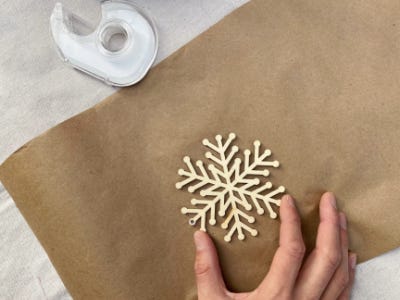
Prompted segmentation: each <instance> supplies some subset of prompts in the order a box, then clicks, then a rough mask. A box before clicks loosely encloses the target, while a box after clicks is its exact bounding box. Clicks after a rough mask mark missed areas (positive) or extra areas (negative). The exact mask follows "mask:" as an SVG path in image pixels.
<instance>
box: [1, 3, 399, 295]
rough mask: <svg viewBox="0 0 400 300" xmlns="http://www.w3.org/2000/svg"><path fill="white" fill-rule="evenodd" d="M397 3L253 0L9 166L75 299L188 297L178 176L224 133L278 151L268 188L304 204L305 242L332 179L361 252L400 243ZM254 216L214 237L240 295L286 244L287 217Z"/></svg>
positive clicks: (5, 170)
mask: <svg viewBox="0 0 400 300" xmlns="http://www.w3.org/2000/svg"><path fill="white" fill-rule="evenodd" d="M398 8H399V7H398V4H397V3H396V2H395V1H384V2H380V3H379V5H378V4H376V3H374V2H373V1H363V2H361V1H360V2H357V1H351V2H346V3H335V2H333V1H332V2H330V1H327V2H324V3H319V2H317V1H315V2H314V1H301V2H299V3H297V5H294V4H293V3H289V1H282V2H279V3H275V2H272V1H253V2H251V3H250V4H248V5H246V6H245V7H243V8H241V9H239V10H238V11H236V12H234V13H233V14H232V15H230V16H229V17H228V18H226V19H225V20H224V21H223V22H221V23H219V24H218V25H217V26H215V27H213V28H212V29H211V30H209V31H208V32H206V33H205V34H203V35H202V36H201V37H199V38H198V39H196V40H195V41H193V42H192V43H190V44H189V45H188V46H187V47H185V48H183V49H181V50H180V51H178V52H177V53H176V54H174V55H173V56H172V57H170V58H168V59H167V60H166V61H164V62H163V63H161V64H160V65H158V66H157V67H156V68H155V69H154V70H153V71H152V72H151V73H150V74H149V76H148V77H147V78H146V80H145V81H143V82H142V83H141V84H139V85H138V86H136V87H133V88H129V89H124V90H122V91H120V92H118V93H117V94H115V95H113V96H112V97H111V98H109V99H107V100H106V101H104V102H103V103H102V104H100V105H98V106H96V107H94V108H93V109H90V110H88V111H86V112H85V113H83V114H81V115H79V116H77V117H75V118H73V119H71V120H69V121H67V122H65V123H63V124H61V125H59V126H57V127H56V128H54V129H52V130H50V131H49V132H47V133H46V134H44V135H42V136H41V137H39V138H37V139H35V140H34V141H32V142H30V143H29V144H27V145H26V146H25V147H23V148H21V149H20V150H19V151H18V152H17V153H15V154H14V155H13V156H12V157H11V158H10V159H9V160H7V161H6V163H5V164H4V165H3V166H2V168H1V170H0V177H1V180H2V181H3V183H4V184H5V186H6V188H7V189H8V190H9V192H10V193H11V195H12V196H13V198H14V200H15V201H16V203H17V205H18V206H19V208H20V210H21V211H22V213H23V214H24V216H25V218H26V219H27V221H28V223H29V224H30V226H31V227H32V228H33V230H34V231H35V233H36V235H37V236H38V238H39V239H40V240H41V242H42V244H43V246H44V247H45V249H46V250H47V252H48V254H49V257H50V258H51V259H52V261H53V263H54V265H55V267H56V268H57V270H58V272H59V274H60V275H61V277H62V278H63V281H64V283H65V284H66V286H67V288H68V289H69V290H70V292H71V293H72V295H73V296H75V297H76V298H85V297H98V296H100V295H102V296H103V297H105V298H107V297H108V298H109V297H112V298H126V297H129V296H130V297H135V298H138V299H143V298H145V299H146V298H160V297H161V295H162V296H163V298H166V299H176V298H178V299H181V298H187V299H190V298H193V297H194V295H195V288H194V285H193V284H194V283H193V279H192V259H193V253H192V250H193V249H192V244H191V243H192V242H191V234H192V232H193V229H192V228H190V227H189V226H186V225H185V224H186V221H187V219H186V218H185V217H184V216H181V215H179V209H180V207H181V206H183V205H185V204H187V200H188V194H186V193H183V192H180V191H176V190H175V188H174V183H175V182H176V181H177V180H178V179H179V178H178V176H177V175H176V170H177V169H178V168H179V167H181V166H182V162H181V159H182V157H183V156H184V155H185V154H190V156H192V157H196V158H201V157H202V153H203V149H202V147H201V146H200V142H201V140H202V139H203V138H204V137H208V138H211V137H212V136H213V135H215V134H216V133H223V134H227V133H229V132H230V131H234V132H236V133H237V134H238V136H239V137H240V139H239V146H241V148H243V147H246V146H248V145H250V143H251V142H252V141H253V140H254V139H256V138H258V139H260V140H261V141H262V142H263V144H264V145H266V146H268V147H270V148H271V149H272V150H273V152H274V154H275V155H276V156H275V157H276V158H277V159H279V160H280V161H281V162H282V167H281V168H280V170H278V171H275V172H274V177H273V178H272V179H273V182H274V183H276V184H283V185H285V186H286V187H287V188H288V190H289V192H290V193H292V194H293V195H294V196H295V197H296V198H298V199H299V202H300V203H299V208H300V210H301V213H302V216H303V218H304V220H305V226H304V234H305V238H306V240H307V241H308V245H309V246H311V244H312V242H311V241H312V240H313V237H314V235H315V230H316V223H317V210H316V207H317V200H318V198H319V196H320V194H321V193H322V192H323V191H324V190H327V189H328V190H334V191H335V192H336V193H337V194H338V196H339V204H340V207H341V208H342V209H343V210H344V211H345V212H346V213H347V214H348V216H349V219H350V231H351V244H352V245H351V246H352V248H353V249H354V250H355V251H356V252H357V253H359V256H360V258H361V260H365V259H367V258H370V257H372V256H375V255H377V254H379V253H381V252H383V251H386V250H389V249H391V248H393V247H396V246H398V245H399V240H400V239H399V235H400V234H399V233H398V232H397V230H396V228H398V227H399V223H398V222H399V221H398V220H399V212H398V211H399V210H398V206H399V202H398V200H399V199H398V198H396V195H398V194H399V193H398V190H399V188H398V187H397V186H396V182H397V181H398V175H399V174H398V167H399V157H398V154H397V151H396V150H397V148H398V146H399V141H398V138H397V137H398V136H399V126H398V125H399V121H398V120H397V116H398V112H399V105H398V101H397V95H398V92H399V89H400V88H399V85H398V78H399V76H398V75H399V67H398V64H397V63H396V62H397V61H398V55H399V54H398V53H399V51H398V46H397V45H398V44H399V43H398V42H399V41H398V39H399V37H398V33H397V30H396V22H395V21H396V13H395V12H396V10H397V11H398ZM371 220H373V222H371ZM257 224H258V228H259V229H260V228H262V229H260V236H259V237H258V238H256V239H247V240H246V242H245V243H243V242H239V241H237V240H235V241H233V242H232V243H231V244H226V243H225V242H222V236H223V232H222V230H220V229H218V228H216V229H215V230H213V231H212V234H213V236H214V237H215V239H216V243H217V246H218V250H219V252H220V254H221V255H222V267H223V270H224V273H225V275H226V278H227V280H228V284H229V286H231V287H232V288H233V289H235V290H247V289H251V288H253V287H254V286H255V285H257V284H258V282H259V281H260V280H261V278H262V277H263V276H264V275H265V272H266V271H267V266H268V264H269V262H270V259H271V257H272V255H273V251H274V249H275V248H276V245H277V244H276V243H277V238H278V232H277V229H278V225H279V224H278V222H276V221H273V220H270V219H268V218H265V217H264V218H257ZM56 245H57V247H55V246H56ZM60 246H61V247H60ZM254 257H259V260H254ZM260 261H261V262H263V263H260ZM177 264H179V265H180V266H181V267H179V268H177V266H176V265H177ZM238 269H240V270H242V272H240V273H239V272H238V271H237V270H238ZM77 274H79V275H77ZM154 274H156V275H154ZM166 278H167V279H168V280H166ZM171 286H172V287H173V288H171Z"/></svg>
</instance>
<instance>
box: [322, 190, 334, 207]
mask: <svg viewBox="0 0 400 300" xmlns="http://www.w3.org/2000/svg"><path fill="white" fill-rule="evenodd" d="M324 196H325V198H327V199H328V200H329V203H330V204H331V205H332V207H333V208H334V209H337V205H336V199H335V196H334V195H333V193H331V192H327V193H325V194H324Z"/></svg>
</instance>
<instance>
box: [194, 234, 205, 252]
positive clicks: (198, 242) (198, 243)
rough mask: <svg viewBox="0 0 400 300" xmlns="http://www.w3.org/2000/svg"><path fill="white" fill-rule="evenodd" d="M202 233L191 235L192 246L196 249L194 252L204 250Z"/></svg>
mask: <svg viewBox="0 0 400 300" xmlns="http://www.w3.org/2000/svg"><path fill="white" fill-rule="evenodd" d="M203 234H204V233H203V232H202V231H200V230H198V231H196V232H195V233H194V235H193V237H194V245H195V247H196V250H202V249H204V248H205V246H204V239H203V237H202V235H203Z"/></svg>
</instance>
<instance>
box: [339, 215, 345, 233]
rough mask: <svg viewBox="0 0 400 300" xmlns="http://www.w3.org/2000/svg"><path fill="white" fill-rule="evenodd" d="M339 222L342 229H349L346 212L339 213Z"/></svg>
mask: <svg viewBox="0 0 400 300" xmlns="http://www.w3.org/2000/svg"><path fill="white" fill-rule="evenodd" d="M339 223H340V227H342V229H344V230H346V229H347V220H346V216H345V214H344V213H342V212H341V213H340V214H339Z"/></svg>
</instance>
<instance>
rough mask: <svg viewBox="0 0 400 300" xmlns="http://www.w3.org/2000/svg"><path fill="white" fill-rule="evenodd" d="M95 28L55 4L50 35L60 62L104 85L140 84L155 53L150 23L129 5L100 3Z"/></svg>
mask: <svg viewBox="0 0 400 300" xmlns="http://www.w3.org/2000/svg"><path fill="white" fill-rule="evenodd" d="M101 12H102V18H101V20H100V22H99V24H98V26H97V27H96V28H93V26H91V25H89V22H87V21H85V20H83V19H82V18H80V17H79V16H77V15H75V14H73V13H71V12H70V11H68V10H67V9H65V8H64V7H63V6H62V4H61V3H57V4H56V5H55V7H54V9H53V12H52V15H51V17H50V26H51V32H52V35H53V38H54V41H55V43H56V45H57V49H58V52H59V54H60V56H61V58H62V59H63V60H64V61H65V62H66V63H68V64H70V65H72V66H73V67H74V68H76V69H79V70H81V71H83V72H85V73H88V74H90V75H91V76H94V77H96V78H98V79H100V80H103V81H104V82H106V83H107V84H110V85H114V86H129V85H132V84H135V83H137V82H138V81H140V80H141V79H142V78H143V77H144V76H145V75H146V73H147V72H148V70H149V69H150V67H151V65H152V64H153V62H154V60H155V58H156V55H157V49H158V37H157V31H156V28H155V25H154V22H153V20H152V19H151V18H150V17H149V16H147V15H146V14H144V12H143V11H141V10H140V9H139V8H137V7H136V6H134V5H133V4H132V3H130V2H127V1H123V0H104V1H102V2H101Z"/></svg>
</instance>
